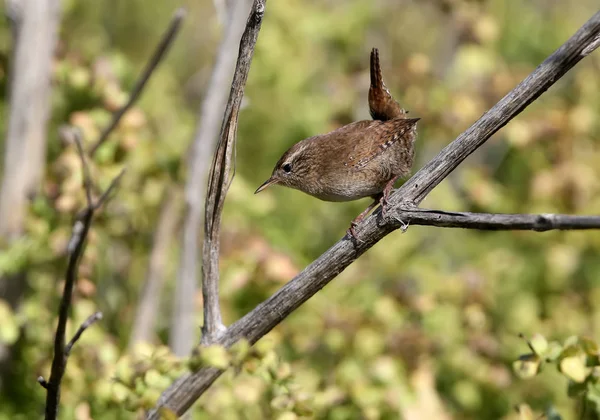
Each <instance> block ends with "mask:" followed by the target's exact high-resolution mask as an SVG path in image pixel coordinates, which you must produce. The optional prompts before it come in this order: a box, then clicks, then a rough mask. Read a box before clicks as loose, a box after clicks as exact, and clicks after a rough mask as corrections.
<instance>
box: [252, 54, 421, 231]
mask: <svg viewBox="0 0 600 420" xmlns="http://www.w3.org/2000/svg"><path fill="white" fill-rule="evenodd" d="M369 110H370V113H371V116H372V117H373V118H374V120H373V121H368V120H365V121H358V122H354V123H351V124H348V125H345V126H343V127H340V128H338V129H337V130H334V131H332V132H330V133H327V134H321V135H318V136H314V137H309V138H307V139H304V140H302V141H300V142H298V143H296V144H295V145H293V146H292V147H290V148H289V149H288V150H287V151H286V152H285V153H284V154H283V156H282V157H281V158H280V159H279V161H278V162H277V164H276V165H275V168H274V169H273V173H272V174H271V177H270V178H269V179H267V180H266V181H265V182H264V183H263V184H262V185H261V186H260V187H258V189H257V190H256V192H255V194H256V193H259V192H261V191H262V190H264V189H265V188H267V187H268V186H269V185H273V184H279V185H283V186H286V187H289V188H295V189H297V190H300V191H302V192H304V193H307V194H310V195H312V196H314V197H317V198H319V199H321V200H325V201H351V200H357V199H359V198H364V197H372V198H373V199H374V202H373V203H372V204H371V205H370V206H369V207H367V208H366V209H365V210H364V211H363V212H362V213H361V214H359V215H358V216H357V217H356V218H355V219H354V220H353V221H352V222H351V224H350V228H349V229H348V233H349V234H350V235H351V236H352V237H353V238H355V239H356V233H355V231H354V228H355V227H356V226H357V224H358V223H359V222H360V221H362V220H363V219H364V217H365V216H366V215H367V214H368V213H369V211H371V210H372V209H373V208H374V207H375V206H376V205H377V204H381V207H382V212H385V206H386V204H387V199H388V196H389V194H390V192H391V190H392V188H393V186H394V183H395V182H396V181H397V180H398V179H399V178H401V177H406V176H407V175H409V174H410V170H411V167H412V164H413V160H414V142H415V138H416V128H417V121H419V118H405V116H406V111H404V110H403V109H402V107H400V105H399V104H398V103H397V102H396V101H395V100H394V99H393V98H392V95H391V94H390V92H389V91H388V89H387V88H386V87H385V84H384V83H383V78H382V75H381V68H380V65H379V54H378V51H377V49H376V48H373V50H372V52H371V87H370V89H369Z"/></svg>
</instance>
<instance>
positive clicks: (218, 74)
mask: <svg viewBox="0 0 600 420" xmlns="http://www.w3.org/2000/svg"><path fill="white" fill-rule="evenodd" d="M249 5H250V3H249V1H248V0H238V1H237V2H235V3H233V4H232V5H231V8H230V10H229V11H228V13H227V15H228V16H229V18H228V19H226V21H227V22H224V25H226V26H225V34H224V37H223V40H222V42H221V45H220V46H219V49H218V52H217V58H216V62H215V65H214V68H213V71H212V75H211V79H210V83H209V86H208V91H207V93H206V96H205V98H204V100H203V102H202V106H201V109H200V115H199V118H198V123H199V125H198V128H197V132H196V135H195V138H194V142H193V145H192V150H191V158H190V161H189V167H188V177H187V184H186V189H185V200H186V210H185V216H184V225H183V233H182V234H183V238H182V240H183V244H182V253H181V261H180V265H179V273H178V276H177V285H176V291H175V299H174V303H173V316H172V320H171V323H172V324H171V325H172V327H171V338H170V344H171V348H172V349H173V352H174V353H175V354H177V355H179V356H187V355H188V354H189V353H190V351H191V350H192V347H193V346H194V342H195V340H194V328H195V325H194V317H195V312H196V311H195V307H194V299H195V296H196V284H197V275H198V274H197V273H198V268H197V261H198V257H199V254H200V252H199V244H198V235H199V233H200V231H201V220H202V215H203V208H202V204H203V199H204V197H205V188H206V187H205V185H206V177H207V174H208V171H209V168H210V159H211V156H212V153H213V150H214V149H215V145H216V143H217V139H218V136H219V130H220V129H221V124H222V121H223V111H224V109H225V105H226V101H227V93H228V91H229V86H230V83H231V74H232V73H233V69H234V64H235V59H236V52H237V46H238V45H239V39H240V37H241V35H242V30H243V27H244V21H245V19H246V16H247V14H248V10H249ZM219 324H221V321H220V320H219Z"/></svg>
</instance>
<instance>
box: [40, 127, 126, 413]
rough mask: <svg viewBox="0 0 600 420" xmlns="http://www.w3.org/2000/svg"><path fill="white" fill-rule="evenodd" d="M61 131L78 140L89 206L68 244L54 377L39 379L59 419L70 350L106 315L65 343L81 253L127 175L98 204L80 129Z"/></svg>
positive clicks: (86, 324)
mask: <svg viewBox="0 0 600 420" xmlns="http://www.w3.org/2000/svg"><path fill="white" fill-rule="evenodd" d="M61 134H62V135H63V136H65V139H66V140H67V141H69V140H70V141H72V142H73V143H75V145H76V147H77V150H78V151H79V157H80V159H81V166H82V171H83V174H84V176H83V186H84V189H85V191H86V199H87V205H86V208H85V209H84V210H83V212H82V213H81V214H80V216H79V218H78V220H77V221H76V222H75V225H74V226H73V233H72V234H71V239H70V240H69V244H68V246H67V252H68V254H69V259H68V264H67V272H66V275H65V286H64V289H63V294H62V297H61V300H60V306H59V310H58V325H57V326H56V334H55V336H54V358H53V359H52V368H51V370H50V380H48V381H47V382H46V381H45V380H44V378H43V377H39V378H38V382H39V383H40V385H42V386H43V387H44V388H46V390H47V394H46V420H49V419H56V418H57V415H58V406H59V402H60V385H61V381H62V378H63V376H64V373H65V369H66V367H67V359H68V357H69V353H70V352H71V348H72V347H73V345H74V344H75V342H76V341H77V340H78V339H79V337H80V336H81V334H83V331H85V329H86V328H87V327H89V326H90V325H91V324H92V323H93V322H95V321H96V320H97V319H100V317H101V316H102V314H100V313H96V314H94V315H92V316H91V317H90V318H88V320H87V321H86V322H84V323H83V324H82V325H81V326H80V327H79V330H78V331H77V333H76V334H75V336H74V337H73V338H72V339H71V341H70V342H69V343H68V344H67V345H65V333H66V330H67V320H68V318H69V309H70V307H71V298H72V296H73V288H74V287H75V283H76V282H77V277H78V274H79V261H80V259H81V256H82V255H83V250H84V248H85V240H86V238H87V235H88V233H89V231H90V227H91V225H92V219H93V217H94V212H95V211H96V210H97V209H98V207H99V206H100V205H102V203H103V202H104V201H105V200H106V198H107V197H108V195H109V193H110V191H112V190H113V189H114V188H115V187H116V185H117V184H118V182H119V180H120V179H121V176H122V175H123V172H121V173H120V174H119V175H118V176H117V177H116V178H115V179H114V180H113V181H112V182H111V184H110V187H109V188H108V189H107V191H106V192H105V193H104V194H102V196H101V197H100V199H99V200H98V202H96V203H94V202H93V201H92V194H91V180H90V178H89V174H90V172H89V168H88V166H87V161H86V159H85V156H84V154H83V148H82V146H81V139H80V138H79V135H78V130H77V129H72V130H65V129H63V130H61Z"/></svg>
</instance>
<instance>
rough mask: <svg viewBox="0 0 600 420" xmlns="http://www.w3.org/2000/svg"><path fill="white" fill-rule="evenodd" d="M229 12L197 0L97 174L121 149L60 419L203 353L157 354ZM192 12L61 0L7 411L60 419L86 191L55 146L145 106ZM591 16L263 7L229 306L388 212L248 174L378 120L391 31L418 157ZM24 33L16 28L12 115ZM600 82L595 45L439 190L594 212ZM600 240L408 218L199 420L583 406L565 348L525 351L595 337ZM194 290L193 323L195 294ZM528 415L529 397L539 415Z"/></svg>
mask: <svg viewBox="0 0 600 420" xmlns="http://www.w3.org/2000/svg"><path fill="white" fill-rule="evenodd" d="M238 1H241V0H238ZM233 4H234V3H233V2H229V3H227V2H226V1H224V0H220V1H218V0H215V1H214V2H211V1H207V0H198V1H194V2H191V1H185V2H183V4H182V5H184V6H186V8H187V9H188V17H187V19H186V21H185V23H184V28H183V30H182V33H181V35H180V37H179V38H178V39H177V40H176V43H175V45H174V47H173V49H172V50H171V51H170V53H169V55H168V57H167V59H166V61H165V62H164V63H162V64H161V66H160V67H159V69H158V70H157V72H156V73H155V74H154V75H153V78H152V80H151V81H150V83H149V86H148V87H147V88H146V90H145V92H144V94H143V97H142V98H141V100H140V101H139V103H138V104H137V105H136V106H135V107H134V108H133V109H132V110H131V111H130V112H129V113H128V114H126V116H125V117H124V119H123V121H122V122H121V124H120V125H119V127H118V128H117V130H116V131H115V132H114V133H113V134H112V136H111V137H110V138H109V140H108V141H107V142H106V143H105V144H104V145H103V146H102V147H101V148H100V149H99V150H98V153H97V154H96V155H95V156H94V158H93V162H92V171H93V176H94V178H95V179H96V180H97V182H98V184H99V185H100V186H101V187H105V186H106V185H107V184H108V183H109V182H110V180H111V179H112V177H113V176H114V175H115V174H116V173H117V172H118V171H119V170H120V169H121V168H122V167H124V166H126V167H127V168H128V172H127V174H126V176H125V178H124V179H123V182H122V185H121V187H120V189H119V191H118V193H117V194H116V195H115V197H114V198H113V199H112V201H111V202H110V204H109V205H107V206H106V207H105V208H104V209H103V211H102V212H101V214H100V215H99V216H98V217H97V218H96V220H95V222H94V225H93V229H92V232H91V234H90V237H89V243H88V245H87V249H86V253H85V256H84V258H83V260H82V262H81V271H80V278H79V281H78V283H77V286H76V291H75V296H74V300H73V317H72V322H73V323H72V324H70V326H69V329H68V336H70V335H71V334H72V333H73V332H74V331H75V329H76V327H77V326H78V325H79V324H80V323H81V322H82V321H83V320H84V319H85V318H87V316H88V315H90V314H91V313H93V312H94V311H97V310H99V311H102V312H103V313H104V319H103V320H102V321H100V322H99V323H98V324H96V325H94V326H93V327H91V328H90V329H88V330H87V331H86V332H85V334H84V335H83V337H82V339H81V340H80V341H79V342H78V343H77V345H76V347H75V349H74V351H73V353H72V355H71V357H70V359H69V365H68V368H67V372H66V376H65V379H64V381H63V390H62V401H61V406H62V411H61V418H64V419H78V420H85V419H92V418H93V419H119V418H123V419H124V418H133V417H134V414H133V413H132V412H130V411H127V410H126V409H129V410H133V411H135V410H138V409H140V408H143V407H145V406H152V404H153V402H154V401H155V400H156V397H157V395H158V393H159V392H160V390H162V389H164V388H166V386H168V385H169V383H170V381H171V380H172V378H173V376H175V375H176V374H179V373H181V372H182V371H183V370H185V366H180V369H179V370H178V369H174V368H172V367H169V368H164V367H162V368H161V366H159V365H160V364H161V361H162V362H164V361H165V360H169V361H172V362H173V363H175V364H176V362H175V361H174V359H173V357H174V356H172V355H170V354H169V352H168V351H167V348H166V346H168V345H169V340H170V330H171V325H172V323H173V320H172V313H173V308H174V307H177V305H178V302H177V300H176V299H175V298H174V293H173V291H174V288H175V281H176V278H177V272H178V265H179V262H180V244H181V227H182V219H183V208H184V205H183V187H184V185H185V178H186V161H187V156H188V150H189V147H190V145H191V142H192V140H193V137H194V134H195V132H196V128H197V124H198V115H199V110H200V108H201V103H202V100H203V98H204V97H205V94H206V92H207V90H208V88H209V84H210V75H211V72H212V68H213V65H214V63H215V57H216V54H217V49H218V47H219V43H220V41H221V39H222V38H223V34H224V32H225V30H226V29H225V27H226V23H227V13H228V8H229V9H231V8H232V7H233ZM175 7H176V6H175V5H174V4H173V2H171V1H168V0H143V1H142V0H128V1H117V0H106V1H102V2H77V1H72V0H66V1H63V2H62V15H61V23H60V30H59V34H58V47H57V50H56V53H55V55H54V59H53V62H52V90H51V93H50V101H51V116H50V122H49V126H48V129H47V138H46V145H47V153H46V156H45V161H46V166H45V169H44V172H43V174H42V176H41V181H40V182H39V183H38V185H37V190H36V192H35V194H30V195H29V198H28V202H27V203H28V204H27V206H26V210H25V211H26V212H25V214H24V216H23V220H22V223H21V225H19V227H18V229H16V231H17V232H18V233H17V234H14V232H13V234H11V235H5V237H3V238H2V253H0V275H1V276H2V279H3V282H4V292H3V294H2V293H0V344H2V347H3V349H4V350H3V351H2V352H0V356H1V357H0V389H1V391H0V419H29V418H37V417H38V416H39V415H40V413H41V409H42V407H43V404H44V399H45V390H44V389H43V388H42V387H40V386H39V385H38V384H37V383H36V377H37V376H38V375H44V376H45V377H46V378H47V376H48V374H49V371H50V368H49V367H50V363H51V360H52V359H51V358H52V340H53V337H54V328H55V327H54V326H55V322H56V317H57V307H58V299H59V296H60V294H61V292H62V286H63V278H64V270H65V261H66V254H65V249H66V244H67V242H68V240H69V237H70V233H71V228H72V223H73V220H74V216H75V214H76V212H77V211H78V210H79V209H81V208H82V207H83V206H84V204H85V196H84V193H83V190H82V188H81V179H82V175H81V170H80V163H79V160H78V158H77V154H76V150H75V148H74V147H73V146H72V145H68V144H65V143H64V142H62V141H61V140H60V139H59V136H58V127H59V126H61V125H63V124H65V123H69V124H73V125H76V126H78V127H80V128H81V129H82V131H83V133H84V141H85V143H86V145H88V146H89V145H91V144H92V143H93V142H94V141H95V139H96V138H97V137H98V134H99V133H100V131H101V130H102V128H103V127H104V126H105V125H106V124H107V123H108V122H109V121H110V118H111V113H112V112H113V111H115V110H116V109H117V108H118V106H120V105H121V104H123V103H124V101H125V100H126V99H127V97H128V92H129V91H130V90H131V88H132V86H133V84H134V82H135V80H136V77H137V76H138V74H139V73H140V72H141V70H142V69H143V67H144V65H145V62H146V61H147V59H148V57H149V56H150V55H151V53H152V51H153V49H154V48H155V46H156V43H157V42H158V40H159V39H160V36H161V34H162V33H163V31H164V30H165V28H166V27H167V25H168V22H169V19H170V18H171V16H172V13H173V12H174V10H175ZM597 9H598V3H597V1H596V0H577V1H569V0H552V1H549V0H539V1H538V0H536V1H528V2H523V1H520V0H487V1H485V0H481V1H467V0H429V1H390V0H373V1H366V0H346V1H339V0H328V1H315V0H310V1H307V0H288V1H285V2H284V1H269V2H268V3H267V10H266V15H265V20H264V23H263V26H262V30H261V32H260V35H259V39H258V44H257V46H256V51H255V55H254V59H253V62H252V67H251V70H250V75H249V80H248V85H247V88H246V93H245V99H244V108H243V109H242V111H241V113H240V119H239V123H240V126H239V131H238V143H237V172H236V178H235V180H234V182H233V185H232V187H231V189H230V192H229V195H228V198H227V201H226V204H225V210H224V219H223V229H222V238H223V241H222V253H221V268H222V270H221V302H222V310H223V316H224V322H225V323H226V324H231V323H233V322H234V321H236V320H237V319H239V318H240V317H241V316H243V315H244V314H246V313H247V312H248V311H250V310H251V309H252V308H254V307H255V306H256V305H257V304H258V303H260V302H261V301H263V300H264V299H266V298H267V297H269V296H270V295H271V294H272V293H274V292H275V291H276V290H277V289H278V288H280V287H281V286H282V285H283V284H285V283H286V282H287V281H288V280H290V279H291V278H292V277H293V276H294V275H295V274H296V273H298V272H299V271H300V270H301V269H302V268H303V267H305V266H306V265H307V264H309V263H310V262H311V261H312V260H314V259H315V258H316V257H317V256H319V255H320V254H321V253H322V252H324V251H325V250H326V249H328V248H329V247H330V246H331V245H332V244H334V243H335V242H336V241H337V240H338V239H340V238H341V237H342V236H343V235H344V234H345V232H346V229H347V228H348V225H349V222H350V221H351V220H352V219H353V218H354V217H355V216H356V214H358V213H359V212H360V211H361V210H362V209H364V208H365V207H366V206H367V205H368V204H369V200H362V201H358V202H353V203H326V202H321V201H319V200H317V199H314V198H311V197H309V196H306V195H304V194H302V193H300V192H298V191H294V190H289V189H284V188H278V187H275V188H271V189H269V190H267V191H265V192H263V193H261V194H260V195H257V196H254V195H253V192H254V190H255V189H256V188H257V187H258V185H260V183H261V182H262V181H264V180H265V179H266V178H267V177H268V176H269V175H270V173H271V170H272V168H273V166H274V164H275V162H276V161H277V159H278V158H279V156H280V155H281V154H282V153H283V152H284V151H285V150H286V149H287V148H288V147H289V146H291V145H292V144H293V143H295V142H297V141H299V140H301V139H303V138H305V137H308V136H311V135H314V134H318V133H324V132H327V131H330V130H332V129H334V128H336V127H338V126H340V125H343V124H347V123H349V122H352V121H356V120H361V119H369V114H368V104H367V92H368V87H369V70H368V69H369V52H370V50H371V48H372V47H378V48H379V49H380V55H381V59H382V68H383V74H384V80H385V81H386V84H387V86H388V87H389V88H390V90H391V92H392V94H393V95H394V96H395V98H396V99H397V100H398V101H399V102H400V103H401V105H402V106H403V107H404V108H406V109H408V110H409V111H410V115H411V116H418V117H420V118H421V122H420V123H419V135H418V140H417V152H416V154H417V161H416V164H415V169H414V170H416V169H418V168H419V167H420V166H422V165H423V164H424V163H425V162H427V161H428V160H429V159H431V158H432V157H433V156H435V155H436V154H437V152H438V151H439V150H440V149H441V148H443V147H444V146H445V145H446V144H448V143H449V142H450V141H452V140H453V139H454V138H455V137H456V136H457V135H458V134H460V133H461V132H462V131H463V130H465V129H466V128H467V127H469V126H470V125H471V124H472V123H473V122H474V121H475V120H476V119H477V118H478V117H479V116H480V115H481V114H483V113H484V112H485V111H486V110H487V109H488V108H489V107H491V106H492V105H493V104H495V103H496V102H497V101H498V100H499V99H500V98H502V97H503V96H504V95H505V94H506V93H507V92H508V91H509V90H510V89H512V88H513V87H514V86H515V85H516V84H517V83H518V82H520V81H521V80H522V79H523V78H524V77H525V76H526V75H527V74H529V73H530V72H531V71H532V70H533V69H534V68H535V67H536V66H537V65H538V64H539V63H540V62H541V61H542V60H543V59H545V58H546V57H547V56H548V55H549V54H551V53H552V52H553V51H554V50H555V49H556V48H558V47H559V46H560V45H561V44H562V43H563V42H564V41H565V40H566V39H567V38H568V37H570V36H571V35H572V34H573V33H574V32H575V31H576V30H577V29H578V28H579V27H580V26H581V25H582V24H583V23H584V22H585V21H586V20H587V19H589V18H590V17H591V16H592V15H593V14H594V13H595V12H596V11H597ZM3 12H4V13H5V14H9V12H10V11H8V10H4V11H3ZM244 20H245V19H244ZM12 50H13V38H12V35H11V25H10V22H9V21H8V20H4V21H3V22H2V27H1V30H0V89H1V90H2V93H3V99H2V101H0V107H1V108H2V112H3V116H4V118H2V119H1V120H0V126H1V127H0V128H1V130H2V132H3V133H6V132H7V130H8V120H9V114H10V111H11V110H10V106H9V102H8V100H9V99H8V96H9V89H10V77H11V75H10V70H11V60H12V59H11V55H12ZM235 51H237V43H236V46H235ZM228 90H229V88H228V87H227V91H228ZM598 92H600V55H599V54H598V53H597V52H596V53H593V54H592V55H591V56H590V57H588V58H586V59H584V60H583V61H582V62H581V63H580V64H578V65H577V66H576V67H575V68H574V69H573V70H572V71H571V72H569V73H568V74H567V75H566V76H565V77H564V78H563V79H562V80H560V81H559V82H558V83H557V84H556V85H555V86H554V87H553V88H551V89H550V90H549V91H548V92H547V93H545V94H544V95H543V96H542V97H541V98H540V99H539V100H538V101H536V102H535V103H534V104H533V105H531V106H530V107H529V108H527V110H525V111H524V112H523V113H522V114H521V115H519V116H518V117H517V118H516V119H515V120H513V121H511V123H510V124H509V125H508V126H507V127H505V128H503V129H502V130H501V131H500V132H499V133H498V134H496V135H495V136H494V137H493V138H492V139H491V140H490V141H489V142H488V143H487V144H486V145H485V146H484V147H482V149H481V150H480V151H478V152H477V153H476V154H474V155H473V156H471V157H470V158H469V159H467V160H466V161H465V163H464V164H463V165H461V167H460V168H459V169H457V170H456V171H455V172H454V173H453V174H452V175H451V176H450V177H449V178H448V179H447V180H445V181H444V182H443V183H442V184H441V185H440V186H439V187H438V188H436V189H435V190H434V191H433V192H432V193H431V194H430V195H429V197H428V198H427V200H426V201H425V202H424V203H423V206H424V207H427V208H436V209H444V210H450V211H452V210H455V211H479V212H514V213H569V214H599V213H600V194H599V191H598V190H599V189H600V182H599V177H600V120H599V119H598V118H597V116H598V115H599V114H600V96H599V95H598ZM200 124H201V121H200ZM3 142H4V139H3ZM5 146H6V145H5V144H3V145H2V149H5ZM4 153H6V152H4ZM4 157H5V156H4V155H3V158H2V161H5V159H4ZM23 159H26V158H23ZM5 176H6V175H5ZM203 187H204V186H203V185H201V186H199V187H198V188H203ZM599 250H600V235H599V234H598V233H597V232H594V231H581V232H547V233H534V232H478V231H473V230H450V229H440V228H427V227H416V226H415V227H411V228H409V230H408V231H407V232H406V233H405V234H401V233H400V232H399V231H398V232H395V233H393V234H391V235H389V236H388V237H387V238H385V239H384V240H383V241H381V242H380V243H379V244H377V245H376V246H375V247H374V248H373V249H371V250H370V251H369V252H368V253H367V254H366V255H364V256H363V257H361V258H360V259H359V260H358V261H356V262H355V263H354V264H353V265H352V266H350V267H349V268H348V269H347V270H346V271H345V272H343V273H342V274H341V275H340V276H339V277H338V278H336V279H335V280H334V281H333V282H332V283H331V284H330V285H329V286H327V287H326V288H325V289H323V290H322V291H321V292H320V293H318V294H317V295H316V296H314V297H313V298H312V299H311V300H310V301H308V302H307V303H306V304H304V305H303V306H302V307H301V308H299V309H298V310H297V311H296V312H295V313H294V314H293V315H292V316H290V317H289V318H288V319H286V320H285V321H284V322H283V323H282V324H281V325H279V326H278V327H277V328H275V330H274V331H272V332H271V333H270V334H269V335H268V336H267V337H265V338H264V339H263V340H261V342H260V346H261V347H260V354H261V357H259V358H258V359H257V360H256V361H255V362H254V363H250V364H249V365H248V366H245V367H244V368H243V369H241V370H240V369H238V371H237V372H234V371H231V370H230V371H228V372H227V373H226V374H224V375H223V376H222V377H221V378H220V379H219V380H218V381H217V382H216V383H215V385H214V386H213V387H212V388H211V389H210V390H209V391H208V392H207V395H204V396H203V397H202V398H201V399H200V400H199V402H198V403H197V404H196V405H195V406H194V408H193V418H198V419H208V418H224V419H262V418H265V419H271V418H273V419H282V420H288V419H295V418H321V419H334V420H338V419H340V420H341V419H396V418H402V419H434V418H435V419H518V418H539V416H540V415H542V414H543V413H546V414H548V413H550V414H548V415H556V413H559V414H560V415H561V416H562V418H564V419H572V418H578V417H577V416H578V412H579V408H580V407H579V403H578V400H577V399H572V398H569V396H568V395H567V383H568V379H567V378H566V377H565V376H564V375H561V374H560V373H559V372H557V370H556V369H555V368H554V367H552V366H550V367H549V368H548V369H545V370H544V371H543V372H541V373H540V374H539V375H537V376H535V377H534V378H531V379H528V380H523V379H521V378H519V377H517V376H516V375H515V374H514V373H513V369H512V363H513V361H514V360H516V359H517V358H518V357H519V355H521V354H523V353H527V351H528V349H527V344H526V342H525V341H524V340H523V339H521V338H519V334H520V333H522V334H524V335H525V336H527V337H530V336H532V335H533V334H535V333H540V334H543V335H544V336H545V337H547V338H548V339H554V340H559V341H561V342H562V341H564V340H565V339H566V338H567V337H569V336H572V335H589V336H590V337H598V335H599V333H600V259H599V258H598V252H599ZM149 278H153V279H154V283H153V284H155V285H157V286H156V288H155V289H153V291H152V293H150V295H151V296H150V297H148V294H147V293H146V294H144V293H143V291H144V287H147V284H148V281H149ZM7 284H10V285H11V286H10V287H8V286H7ZM145 285H146V286H145ZM7 290H10V293H7V292H6V291H7ZM142 297H144V299H149V300H144V299H142ZM194 299H195V303H196V310H195V320H194V322H195V324H194V332H195V333H196V334H198V335H199V326H200V325H201V323H202V311H201V303H202V297H201V293H200V291H198V293H197V295H196V296H195V297H194ZM148 302H150V303H148ZM144 303H146V304H150V305H151V311H150V312H151V313H152V314H153V315H152V317H151V318H149V319H146V320H147V321H148V325H145V326H144V327H142V326H140V324H139V323H138V322H136V321H135V319H136V311H138V308H139V307H140V306H141V305H142V304H144ZM194 340H195V341H197V337H196V338H195V339H194ZM132 378H133V379H132ZM515 407H517V409H516V408H515ZM528 410H531V411H532V412H533V413H535V414H534V415H532V416H531V417H523V416H526V415H528V414H527V413H528V412H529V411H528ZM591 411H592V414H589V415H593V416H594V415H595V414H594V413H593V412H595V410H591ZM520 416H521V417H520ZM534 416H536V417H534ZM553 418H557V417H553ZM590 418H596V417H590Z"/></svg>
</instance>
